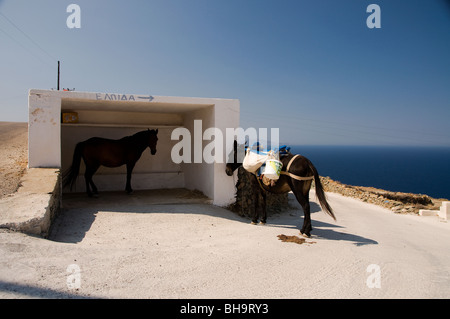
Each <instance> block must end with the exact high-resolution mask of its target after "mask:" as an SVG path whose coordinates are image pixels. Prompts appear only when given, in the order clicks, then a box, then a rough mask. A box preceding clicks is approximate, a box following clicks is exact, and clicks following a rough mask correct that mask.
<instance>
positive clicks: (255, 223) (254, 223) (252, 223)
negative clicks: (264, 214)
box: [250, 222, 258, 225]
mask: <svg viewBox="0 0 450 319" xmlns="http://www.w3.org/2000/svg"><path fill="white" fill-rule="evenodd" d="M257 224H258V223H257V222H251V223H250V225H257Z"/></svg>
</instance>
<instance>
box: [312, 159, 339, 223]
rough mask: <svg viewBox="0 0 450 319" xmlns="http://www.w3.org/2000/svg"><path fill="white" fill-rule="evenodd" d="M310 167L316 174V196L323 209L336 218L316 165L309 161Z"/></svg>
mask: <svg viewBox="0 0 450 319" xmlns="http://www.w3.org/2000/svg"><path fill="white" fill-rule="evenodd" d="M309 168H310V169H311V170H312V172H313V174H314V183H315V184H316V196H317V198H318V199H319V203H320V206H321V207H322V209H323V210H324V211H325V213H327V214H328V215H330V216H331V217H333V219H334V220H336V217H335V216H334V212H333V209H331V206H330V204H328V202H327V197H326V196H325V192H324V191H323V186H322V183H321V182H320V177H319V173H317V169H316V168H315V167H314V165H313V164H312V163H311V161H309Z"/></svg>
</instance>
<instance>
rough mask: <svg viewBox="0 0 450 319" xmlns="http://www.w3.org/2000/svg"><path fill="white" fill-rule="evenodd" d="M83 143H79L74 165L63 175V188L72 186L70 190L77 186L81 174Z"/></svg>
mask: <svg viewBox="0 0 450 319" xmlns="http://www.w3.org/2000/svg"><path fill="white" fill-rule="evenodd" d="M83 146H84V145H83V143H78V144H77V146H76V147H75V151H74V152H73V160H72V165H71V166H70V167H69V168H68V169H67V170H66V171H64V173H63V176H62V184H63V187H67V186H70V190H72V188H73V187H74V186H75V182H76V181H77V177H78V173H79V172H80V163H81V152H82V151H83Z"/></svg>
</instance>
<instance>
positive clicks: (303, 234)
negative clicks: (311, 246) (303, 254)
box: [300, 232, 311, 238]
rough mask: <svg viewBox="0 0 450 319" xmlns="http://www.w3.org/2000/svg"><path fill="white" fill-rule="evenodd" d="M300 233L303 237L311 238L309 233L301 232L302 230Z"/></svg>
mask: <svg viewBox="0 0 450 319" xmlns="http://www.w3.org/2000/svg"><path fill="white" fill-rule="evenodd" d="M300 234H301V235H302V236H303V237H305V238H311V234H306V233H302V232H300Z"/></svg>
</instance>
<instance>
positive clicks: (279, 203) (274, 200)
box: [227, 167, 290, 217]
mask: <svg viewBox="0 0 450 319" xmlns="http://www.w3.org/2000/svg"><path fill="white" fill-rule="evenodd" d="M237 176H238V181H237V183H236V194H235V202H234V203H232V204H231V205H229V206H228V207H227V208H228V209H229V210H231V211H233V212H235V213H237V214H238V215H240V216H246V217H253V214H254V212H255V190H254V189H253V187H252V185H251V183H250V180H249V177H251V178H253V176H251V175H249V174H247V173H246V172H245V170H244V168H243V167H239V169H238V174H237ZM257 193H258V194H260V192H257ZM259 196H261V195H259ZM288 209H290V206H289V203H288V193H285V194H278V195H277V194H272V193H269V192H266V210H267V216H270V215H272V214H276V213H280V212H282V211H286V210H288Z"/></svg>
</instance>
